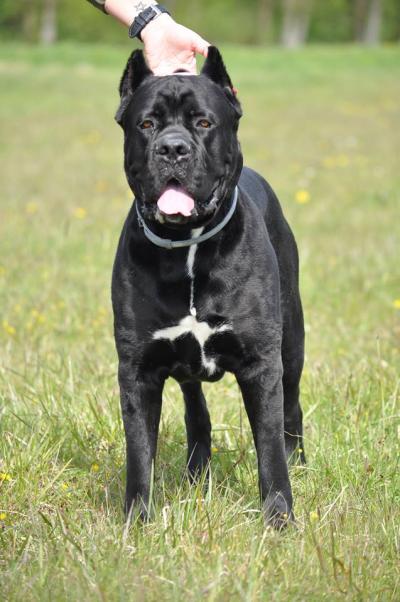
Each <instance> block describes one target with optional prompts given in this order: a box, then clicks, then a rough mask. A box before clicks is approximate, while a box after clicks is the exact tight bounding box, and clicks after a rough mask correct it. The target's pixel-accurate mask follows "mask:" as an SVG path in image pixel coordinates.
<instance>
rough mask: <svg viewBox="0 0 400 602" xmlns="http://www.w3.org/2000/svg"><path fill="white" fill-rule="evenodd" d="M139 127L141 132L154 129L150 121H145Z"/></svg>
mask: <svg viewBox="0 0 400 602" xmlns="http://www.w3.org/2000/svg"><path fill="white" fill-rule="evenodd" d="M140 127H141V128H142V130H148V129H149V128H152V127H154V123H153V122H152V121H151V119H145V120H144V121H142V123H141V124H140Z"/></svg>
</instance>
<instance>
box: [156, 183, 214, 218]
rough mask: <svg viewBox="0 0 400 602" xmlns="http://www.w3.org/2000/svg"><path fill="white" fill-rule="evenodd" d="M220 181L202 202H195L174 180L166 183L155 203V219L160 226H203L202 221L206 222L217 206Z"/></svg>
mask: <svg viewBox="0 0 400 602" xmlns="http://www.w3.org/2000/svg"><path fill="white" fill-rule="evenodd" d="M219 186H220V180H218V182H217V184H216V185H215V186H214V188H213V190H212V192H211V195H210V197H209V198H208V199H207V200H206V201H205V202H204V201H203V202H201V201H199V200H198V199H197V200H195V199H194V197H193V196H191V195H190V194H189V192H188V191H187V189H186V188H185V187H184V186H183V185H182V184H181V183H180V182H179V181H178V180H176V179H175V178H172V179H171V180H169V181H168V182H167V185H166V186H165V188H164V190H163V191H162V193H161V195H160V197H159V199H158V201H157V211H156V214H155V219H156V220H157V221H158V222H159V223H161V224H168V225H170V226H182V225H184V224H187V223H189V222H190V223H194V222H196V223H198V222H199V220H200V221H201V222H202V223H201V225H202V226H204V223H203V221H204V219H205V220H206V221H208V220H209V219H210V217H212V215H213V214H214V212H215V209H216V206H217V200H218V195H217V191H218V188H219Z"/></svg>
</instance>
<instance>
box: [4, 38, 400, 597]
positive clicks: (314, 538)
mask: <svg viewBox="0 0 400 602" xmlns="http://www.w3.org/2000/svg"><path fill="white" fill-rule="evenodd" d="M127 53H128V48H127V47H124V48H120V49H118V48H111V47H104V46H99V47H90V46H83V45H82V46H77V45H74V46H59V47H57V48H55V49H53V50H42V49H37V48H28V47H25V46H18V45H3V46H0V75H1V82H2V83H1V86H2V92H1V105H0V118H1V126H0V131H1V142H0V164H1V178H0V202H1V220H0V249H1V255H0V300H1V301H0V302H1V313H2V317H1V321H2V323H0V328H1V332H0V349H1V351H0V353H1V362H0V395H1V397H0V418H1V435H0V599H1V600H7V601H20V600H28V601H30V600H41V601H42V600H43V601H44V600H49V601H52V602H53V601H58V600H79V601H91V600H101V601H102V602H105V601H114V600H132V601H140V600H146V601H151V600H177V601H180V600H181V601H185V602H186V601H190V600H200V599H205V600H210V601H211V600H212V601H217V602H219V601H225V600H234V601H235V600H246V601H256V600H262V601H269V600H279V601H280V600H290V601H301V600H312V601H314V600H315V601H317V600H318V601H319V600H343V599H345V600H346V599H348V600H383V601H386V600H399V598H400V583H399V573H398V552H399V543H400V537H399V531H398V527H399V524H400V520H399V514H400V513H399V506H400V491H399V477H398V474H399V466H398V458H399V446H398V440H399V430H398V429H399V426H398V425H399V422H398V405H397V402H398V393H399V367H400V352H399V335H400V275H399V237H400V226H399V224H400V220H399V205H400V203H399V201H400V193H399V191H400V169H399V157H400V138H399V126H400V104H399V98H400V50H399V49H395V48H390V47H387V48H381V49H378V50H364V49H363V50H361V49H357V48H351V47H348V48H344V47H343V48H340V47H339V48H336V49H333V48H309V49H307V50H305V51H303V52H301V53H285V52H283V51H280V50H251V49H243V48H226V49H225V53H224V56H225V59H226V63H227V65H228V67H229V69H230V71H231V74H232V78H233V81H234V84H235V86H237V88H238V90H239V96H240V99H241V101H242V104H243V108H244V117H243V120H242V123H241V130H240V138H241V141H242V147H243V150H244V156H245V160H246V163H247V164H248V165H249V166H251V167H254V168H256V169H258V170H259V171H261V173H262V174H263V175H264V176H265V177H266V178H267V179H268V180H269V181H270V183H271V184H272V186H273V187H274V189H275V190H276V192H277V194H278V196H279V198H280V199H281V202H282V205H283V207H284V210H285V213H286V216H287V217H288V219H289V221H290V223H291V225H292V227H293V229H294V232H295V234H296V237H297V240H298V244H299V250H300V256H301V289H302V296H303V303H304V310H305V318H306V331H307V351H306V355H307V357H306V365H305V370H304V376H303V380H302V399H303V408H304V413H305V439H306V451H307V453H308V464H307V466H306V467H295V468H292V469H291V479H292V486H293V491H294V498H295V513H296V516H297V527H296V528H292V529H289V530H288V531H287V532H285V533H284V534H277V533H275V532H273V531H271V530H265V529H264V528H263V522H262V517H261V515H260V507H259V499H258V489H257V472H256V462H255V453H254V450H253V444H252V440H251V436H250V430H249V425H248V422H247V418H246V417H245V415H244V411H243V409H242V402H241V399H240V396H239V393H238V389H237V387H236V385H235V383H234V380H233V378H232V377H231V376H227V377H225V379H224V380H223V381H221V382H220V383H217V384H214V385H209V386H206V393H207V398H208V401H209V408H210V412H211V417H212V422H213V458H212V482H211V487H210V488H209V490H208V491H207V493H206V494H205V496H204V497H203V493H202V491H201V489H199V488H197V489H195V488H190V487H189V486H188V484H187V482H186V480H185V477H184V469H185V455H186V449H185V432H184V426H183V403H182V401H181V398H180V394H179V391H178V387H177V385H176V384H175V383H174V382H170V383H168V385H167V388H166V390H165V396H164V407H163V415H162V426H161V434H160V445H159V454H158V461H157V467H156V472H155V483H154V499H153V504H154V508H155V519H154V521H153V522H152V523H150V524H148V525H145V526H140V525H134V526H132V528H131V529H128V528H126V527H125V525H124V522H123V514H122V500H123V490H124V478H125V477H124V436H123V431H122V424H121V420H120V415H119V399H118V389H117V383H116V370H117V363H116V354H115V350H114V342H113V336H112V316H111V311H110V274H111V267H112V262H113V255H114V251H115V248H116V244H117V239H118V235H119V231H120V228H121V226H122V223H123V220H124V218H125V215H126V213H127V211H128V207H129V206H130V202H131V194H130V193H129V192H128V189H127V185H126V183H125V179H124V174H123V169H122V144H121V143H122V134H121V130H120V129H119V127H118V126H117V125H116V124H115V123H114V121H113V114H114V110H115V109H116V107H117V104H118V100H117V93H116V87H117V83H118V80H119V77H120V74H121V71H122V68H123V65H124V62H125V60H126V56H127Z"/></svg>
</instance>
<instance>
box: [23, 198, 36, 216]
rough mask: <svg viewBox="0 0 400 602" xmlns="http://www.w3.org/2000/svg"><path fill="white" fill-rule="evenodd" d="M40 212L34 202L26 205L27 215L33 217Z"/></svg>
mask: <svg viewBox="0 0 400 602" xmlns="http://www.w3.org/2000/svg"><path fill="white" fill-rule="evenodd" d="M37 210H38V204H37V203H35V202H34V201H30V202H29V203H27V204H26V205H25V211H26V213H29V215H33V214H34V213H36V212H37Z"/></svg>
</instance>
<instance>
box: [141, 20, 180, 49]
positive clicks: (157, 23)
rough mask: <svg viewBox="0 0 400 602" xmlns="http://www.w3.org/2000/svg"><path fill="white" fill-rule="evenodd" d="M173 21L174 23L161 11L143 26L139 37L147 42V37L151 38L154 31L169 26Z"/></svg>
mask: <svg viewBox="0 0 400 602" xmlns="http://www.w3.org/2000/svg"><path fill="white" fill-rule="evenodd" d="M173 23H175V21H174V20H173V18H172V17H171V16H170V15H169V14H168V13H161V14H159V15H157V16H156V17H154V19H152V20H151V21H150V23H148V24H147V25H146V26H145V27H143V29H142V31H141V32H140V37H141V38H142V41H143V42H144V43H145V44H147V43H148V41H149V39H151V38H152V37H153V36H154V34H155V33H157V32H158V31H160V29H165V28H168V27H170V26H171V25H172V24H173Z"/></svg>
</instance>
